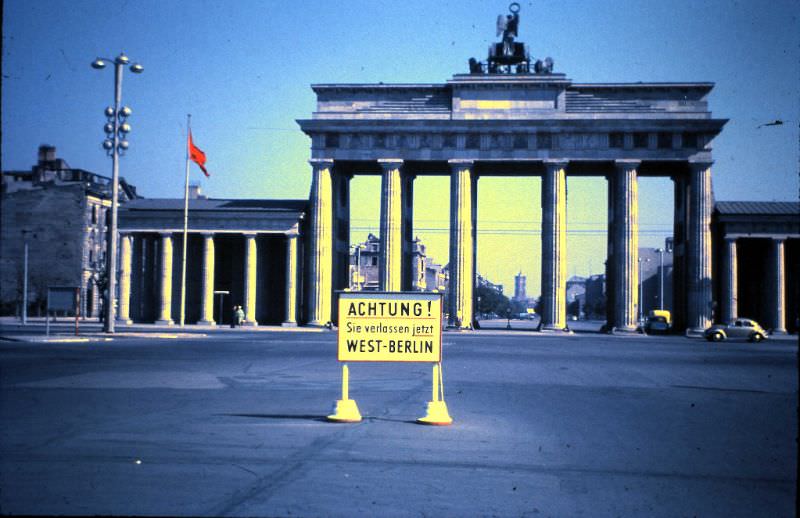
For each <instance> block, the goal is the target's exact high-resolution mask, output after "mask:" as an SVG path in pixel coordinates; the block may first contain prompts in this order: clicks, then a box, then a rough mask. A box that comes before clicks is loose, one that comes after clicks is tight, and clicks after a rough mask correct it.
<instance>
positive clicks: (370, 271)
mask: <svg viewBox="0 0 800 518" xmlns="http://www.w3.org/2000/svg"><path fill="white" fill-rule="evenodd" d="M410 245H411V246H410V253H409V258H410V262H411V268H410V275H411V290H412V291H434V290H436V291H444V289H445V283H444V276H443V274H442V266H441V265H439V264H437V263H436V262H434V261H433V259H432V258H431V257H428V255H427V249H426V247H425V245H424V244H423V243H422V241H421V240H420V239H419V238H416V239H414V240H413V241H412V242H411V244H410ZM380 249H381V240H380V238H379V237H378V236H376V235H374V234H372V233H370V234H369V235H368V236H367V240H366V241H364V242H363V243H358V244H356V245H353V246H351V247H350V285H349V288H350V289H351V290H356V291H358V290H367V291H376V290H378V289H380V276H379V272H380V267H379V258H380Z"/></svg>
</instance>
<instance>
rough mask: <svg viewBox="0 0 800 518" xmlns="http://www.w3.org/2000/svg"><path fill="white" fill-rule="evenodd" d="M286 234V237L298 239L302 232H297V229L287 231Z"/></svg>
mask: <svg viewBox="0 0 800 518" xmlns="http://www.w3.org/2000/svg"><path fill="white" fill-rule="evenodd" d="M284 235H285V236H286V239H297V238H298V237H300V233H299V232H297V231H296V230H291V231H289V232H286V233H285V234H284Z"/></svg>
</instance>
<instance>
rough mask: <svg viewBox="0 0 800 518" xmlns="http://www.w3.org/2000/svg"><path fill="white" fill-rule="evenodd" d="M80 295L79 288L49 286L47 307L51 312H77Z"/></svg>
mask: <svg viewBox="0 0 800 518" xmlns="http://www.w3.org/2000/svg"><path fill="white" fill-rule="evenodd" d="M79 293H80V288H78V287H77V286H49V287H48V288H47V307H48V309H49V310H50V311H76V310H77V309H76V308H77V307H78V294H79Z"/></svg>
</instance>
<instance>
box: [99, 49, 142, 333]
mask: <svg viewBox="0 0 800 518" xmlns="http://www.w3.org/2000/svg"><path fill="white" fill-rule="evenodd" d="M109 63H113V65H114V107H113V108H112V107H110V106H109V107H108V108H106V110H105V114H106V117H107V119H108V122H107V123H106V125H105V126H104V129H105V132H106V136H107V138H106V140H105V141H104V142H103V149H105V150H106V152H107V153H108V154H109V155H111V164H112V165H111V229H110V232H109V235H108V254H107V256H108V263H107V264H108V266H107V267H106V272H108V289H107V291H106V307H105V310H106V318H105V325H104V331H105V332H106V333H113V332H114V320H115V319H116V313H117V308H116V300H117V296H116V290H117V208H118V206H119V200H118V198H119V154H120V151H123V152H124V151H125V150H126V149H128V146H129V145H128V141H127V140H125V139H124V138H121V137H122V136H123V135H127V134H128V133H129V132H130V130H131V127H130V125H129V124H128V123H127V122H125V121H126V120H127V118H128V117H129V116H130V114H131V109H130V108H128V107H127V106H124V107H121V104H122V70H123V67H125V66H126V65H128V63H130V60H129V59H128V56H126V55H125V53H124V52H122V53H120V55H119V56H117V57H116V58H114V59H108V58H97V59H95V60H94V61H92V68H94V69H97V70H100V69H103V68H105V67H106V65H107V64H109ZM143 70H144V68H143V67H142V65H140V64H138V63H134V64H132V65H130V71H131V72H133V73H134V74H141V73H142V71H143Z"/></svg>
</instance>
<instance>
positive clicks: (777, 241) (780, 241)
mask: <svg viewBox="0 0 800 518" xmlns="http://www.w3.org/2000/svg"><path fill="white" fill-rule="evenodd" d="M769 239H770V240H772V242H773V243H775V244H778V245H779V244H783V243H785V242H786V237H784V236H771V237H770V238H769Z"/></svg>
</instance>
